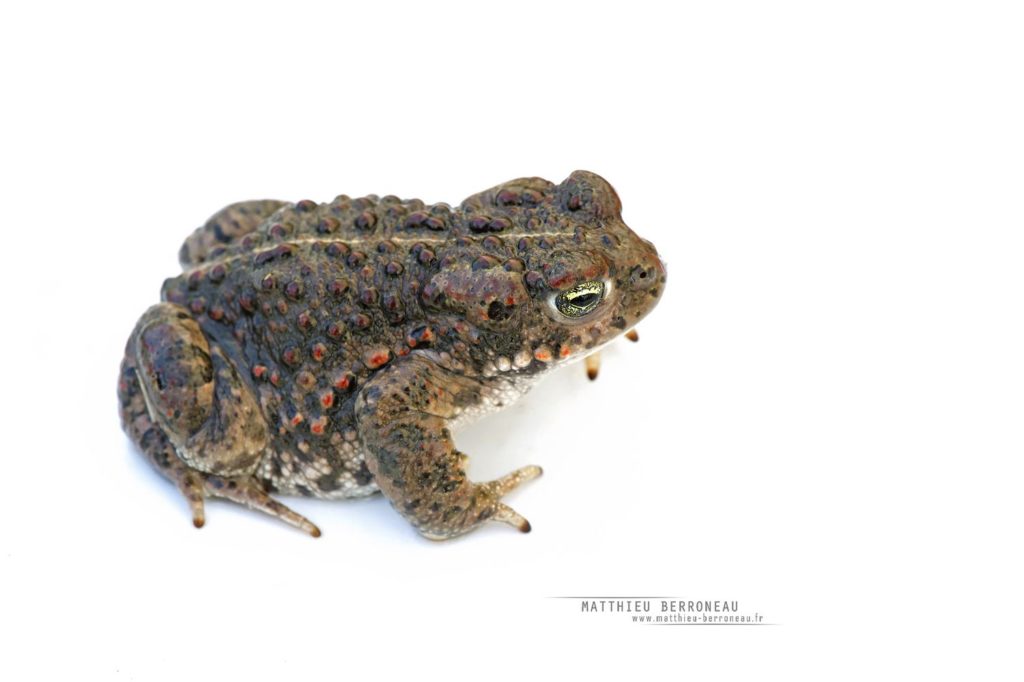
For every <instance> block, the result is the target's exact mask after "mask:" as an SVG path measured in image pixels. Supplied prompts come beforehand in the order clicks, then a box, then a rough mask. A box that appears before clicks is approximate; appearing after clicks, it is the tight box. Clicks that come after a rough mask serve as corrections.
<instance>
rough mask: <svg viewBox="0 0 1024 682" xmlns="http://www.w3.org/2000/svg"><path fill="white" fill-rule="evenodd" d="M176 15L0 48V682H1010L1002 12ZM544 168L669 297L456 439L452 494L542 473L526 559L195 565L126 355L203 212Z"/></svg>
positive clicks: (346, 547) (472, 184) (381, 514)
mask: <svg viewBox="0 0 1024 682" xmlns="http://www.w3.org/2000/svg"><path fill="white" fill-rule="evenodd" d="M187 5H188V3H175V4H174V5H170V4H168V5H167V7H166V9H164V10H162V11H160V10H156V9H149V8H147V7H149V5H148V4H143V3H124V4H121V5H116V4H112V3H104V2H86V3H64V4H61V3H33V4H32V6H31V8H29V3H23V7H21V8H17V9H12V7H11V6H7V7H6V8H5V9H4V10H2V16H0V57H2V67H0V68H2V71H0V73H2V94H0V96H2V104H0V117H2V129H0V135H2V151H0V157H2V160H0V164H2V168H0V172H2V185H0V186H2V193H3V194H2V196H3V200H4V201H3V212H2V216H3V218H2V228H3V231H4V234H5V237H6V239H5V245H4V254H3V268H2V270H0V276H2V278H3V281H2V284H3V290H4V292H5V293H4V299H3V334H2V337H3V338H2V344H3V348H2V351H3V355H2V357H3V371H2V375H0V376H2V379H3V380H2V386H3V396H2V401H3V409H2V415H3V417H2V419H3V425H4V441H3V446H2V449H0V456H2V469H0V471H2V472H3V479H4V493H3V495H2V497H0V504H2V510H0V512H2V521H0V528H2V547H0V550H2V553H0V574H2V577H0V600H2V601H0V629H2V630H3V632H2V633H0V635H2V637H0V641H2V642H3V644H2V648H3V654H2V656H0V677H3V678H4V679H10V680H15V679H19V680H20V679H31V678H37V679H43V678H48V679H53V678H54V677H60V678H67V679H72V678H73V679H137V680H149V679H202V678H206V677H214V676H219V677H220V679H233V678H234V677H235V676H236V675H237V674H241V673H245V674H247V675H249V676H252V677H255V678H265V679H348V680H356V679H367V678H368V676H370V675H377V676H379V677H377V679H396V678H398V677H399V676H403V677H410V676H413V675H415V676H416V677H417V678H423V679H453V678H454V679H458V678H461V677H464V676H468V675H473V676H476V677H480V678H482V679H513V678H514V679H522V678H523V676H524V675H527V674H536V675H541V676H543V677H544V678H548V677H552V676H554V675H560V674H566V675H572V676H573V678H574V679H577V678H585V677H596V678H597V679H610V678H613V677H614V678H618V677H622V676H624V675H628V676H631V677H634V676H635V677H648V676H649V675H651V674H655V673H657V674H659V675H663V674H667V675H669V676H671V677H689V678H703V677H715V678H717V677H723V678H739V677H743V678H746V679H761V678H764V679H800V678H802V679H842V678H849V679H865V678H869V679H878V678H882V679H886V678H888V679H907V678H916V679H923V678H926V677H927V678H943V677H945V678H950V679H952V678H959V679H968V678H971V679H978V678H983V677H984V678H987V677H991V676H1000V677H1007V678H1011V677H1019V675H1020V674H1021V666H1020V643H1021V638H1022V626H1021V618H1022V616H1024V594H1022V587H1021V576H1022V574H1024V571H1022V569H1024V566H1022V561H1021V519H1022V518H1024V516H1022V511H1024V510H1022V504H1021V484H1022V477H1021V465H1020V461H1021V456H1022V454H1024V452H1022V440H1024V439H1022V430H1021V417H1022V414H1024V325H1022V314H1021V313H1022V310H1021V295H1022V293H1024V282H1022V279H1024V275H1022V273H1024V268H1022V256H1024V253H1022V248H1021V247H1022V245H1024V242H1022V239H1021V234H1022V225H1024V223H1022V201H1021V196H1022V195H1021V189H1022V180H1024V165H1022V164H1024V161H1022V159H1024V135H1022V129H1024V125H1022V123H1024V97H1022V85H1024V81H1022V75H1024V74H1022V71H1024V69H1022V65H1024V49H1022V31H1024V24H1022V21H1021V16H1020V14H1019V13H1018V12H1017V11H1016V8H1015V7H1014V3H1004V4H999V3H984V2H970V3H968V2H963V3H953V2H921V3H911V2H851V3H820V2H803V3H800V2H784V3H738V2H715V3H667V2H666V3H659V4H648V3H644V2H638V1H631V2H623V3H613V4H604V3H599V2H586V3H568V2H566V3H562V2H548V3H538V2H527V1H521V2H507V3H500V4H499V3H484V2H479V3H473V4H467V5H466V6H465V7H455V6H448V5H446V4H444V3H440V2H424V3H410V4H408V5H394V6H386V5H385V3H369V2H367V3H356V4H354V5H353V6H350V7H346V6H343V4H342V3H323V4H315V5H314V4H308V3H303V2H291V3H287V4H285V3H281V4H280V5H278V6H274V5H269V4H264V3H253V2H248V3H238V4H237V5H224V4H220V3H211V2H204V3H200V4H198V5H196V6H192V7H188V6H187ZM371 6H372V9H371ZM576 168H584V169H588V170H593V171H595V172H598V173H600V174H602V175H603V176H605V177H606V178H607V179H608V180H609V181H610V182H611V183H612V184H613V185H614V186H615V187H616V189H617V190H618V192H619V195H620V196H621V198H622V201H623V204H624V217H625V219H626V221H627V223H629V224H630V225H631V226H632V227H633V229H634V230H636V231H637V232H638V233H639V234H640V235H642V236H644V237H646V238H648V239H650V240H651V241H653V242H654V243H655V244H656V245H657V247H658V249H659V251H660V252H661V253H662V254H663V257H664V259H665V260H666V262H667V264H668V269H669V282H668V287H667V290H666V293H665V296H664V298H663V299H662V302H661V304H660V306H659V307H658V309H657V310H655V312H654V313H653V314H652V316H651V317H650V318H649V319H648V321H646V322H644V323H643V324H642V325H641V326H640V329H639V331H640V334H641V337H642V338H641V341H640V343H639V344H637V345H632V344H628V343H626V342H619V343H618V344H616V345H615V346H614V347H613V348H612V349H611V350H610V351H609V352H608V353H607V355H606V357H605V363H604V367H603V369H602V376H601V377H600V379H599V380H598V381H597V382H595V383H593V384H590V383H588V382H587V381H586V379H585V378H584V376H583V371H582V368H581V367H578V366H577V367H570V368H567V369H566V370H564V371H562V372H561V373H559V374H558V375H556V376H553V377H551V378H550V379H549V380H548V381H547V382H546V383H544V384H543V385H541V386H540V387H538V389H537V390H536V391H535V392H534V393H532V394H531V395H530V396H528V397H527V398H526V399H525V401H524V402H522V403H521V404H519V405H518V406H516V407H514V408H512V409H509V410H507V411H506V412H504V413H502V414H500V415H497V416H494V417H492V418H489V419H488V420H486V421H485V422H482V423H480V424H478V425H476V426H474V427H472V428H470V429H468V430H466V431H464V432H462V433H460V434H459V435H458V442H459V445H460V447H461V448H462V449H464V450H466V451H468V452H469V453H471V455H473V458H472V463H471V466H470V473H471V475H472V476H473V477H474V478H476V479H485V478H490V477H493V476H496V475H499V474H502V473H504V472H506V471H508V470H510V469H512V468H514V467H517V466H521V465H524V464H528V463H537V464H541V465H543V466H544V467H545V470H546V473H545V476H544V477H542V478H541V479H540V480H539V481H536V482H534V483H532V484H530V485H529V486H528V487H525V488H523V489H522V490H520V491H517V492H516V493H515V494H514V495H513V496H512V497H511V498H510V502H511V503H512V504H513V505H514V506H515V507H516V508H517V509H518V510H519V511H521V512H522V513H523V514H524V515H525V516H527V517H528V518H529V519H530V521H531V522H532V523H533V526H534V532H533V533H532V534H530V535H526V536H523V535H519V534H517V533H515V532H514V531H513V530H511V529H509V528H507V527H503V526H497V525H494V526H493V527H488V528H486V529H484V530H482V531H479V532H476V533H474V534H472V535H470V536H467V537H465V538H463V539H460V540H458V541H453V542H448V543H440V544H436V543H430V542H428V541H425V540H422V539H420V538H419V537H418V536H417V535H416V534H415V532H414V531H413V530H412V529H411V528H410V527H409V526H408V525H407V524H406V523H405V521H403V520H402V519H401V518H400V517H399V516H398V515H397V514H395V513H394V512H393V511H392V510H391V509H390V508H389V506H388V504H387V503H386V502H385V501H384V500H383V499H381V498H379V497H378V498H375V499H371V500H365V501H361V502H354V503H328V502H318V501H309V500H286V501H287V502H288V503H289V504H291V505H292V506H294V507H295V508H296V509H297V510H299V511H301V512H302V513H303V514H306V515H308V516H309V517H310V518H312V519H313V520H314V521H315V522H317V523H318V524H319V525H320V527H321V528H322V529H323V531H324V536H323V537H322V538H321V539H320V540H316V541H314V540H312V539H310V538H309V537H306V536H304V535H302V534H301V533H299V532H296V531H293V530H291V529H289V528H287V527H286V526H283V525H282V524H280V523H278V522H275V521H272V520H269V519H266V518H264V517H262V516H261V515H259V514H256V513H253V512H248V511H245V510H243V509H240V508H236V507H233V506H231V505H228V504H226V503H221V502H211V503H209V504H208V507H207V526H206V528H204V529H203V530H201V531H197V530H195V529H194V528H192V526H191V523H190V522H189V516H188V512H187V510H186V505H185V503H184V501H183V500H182V499H181V498H180V496H179V495H178V493H177V492H176V491H175V490H174V488H173V487H172V486H171V485H170V484H169V483H167V482H166V481H164V480H163V479H161V478H159V476H158V475H157V474H156V473H154V472H153V471H152V470H151V469H150V468H149V466H148V465H147V464H146V463H145V462H144V460H143V459H142V458H141V457H140V456H139V455H138V453H137V452H136V451H135V450H134V449H133V448H132V447H131V445H130V444H129V442H128V441H127V439H126V438H125V437H124V436H123V435H122V433H121V430H120V427H119V423H118V417H117V404H116V399H115V385H116V378H117V367H118V363H119V361H120V356H121V352H122V350H123V347H124V342H125V340H126V338H127V336H128V334H129V332H130V331H131V329H132V326H133V325H134V323H135V321H136V319H137V317H138V316H139V314H140V313H141V312H142V311H143V310H144V309H145V308H146V307H147V306H148V305H149V304H151V303H153V302H155V301H156V300H157V296H158V292H159V287H160V284H161V282H162V281H163V279H164V277H166V276H169V275H171V274H173V273H174V272H175V271H176V268H177V262H176V254H177V250H178V246H179V245H180V243H181V241H182V239H183V238H184V236H185V235H186V234H187V233H188V232H189V231H190V230H191V229H192V228H194V227H195V226H196V225H198V224H200V223H201V222H202V221H203V220H205V219H206V217H207V216H208V215H209V214H210V213H212V212H213V211H215V210H217V209H218V208H220V207H221V206H222V205H224V204H226V203H228V202H231V201H235V200H240V199H248V198H259V197H273V198H281V199H288V200H298V199H302V198H312V199H316V200H320V201H323V200H328V199H331V198H332V197H334V195H335V194H338V193H342V192H344V193H347V194H350V195H353V196H358V195H361V194H365V193H370V192H375V193H379V194H387V193H394V194H398V195H401V196H404V197H412V196H418V197H420V198H423V199H424V200H427V201H429V202H434V201H448V202H450V203H456V202H458V201H460V200H461V199H462V198H463V197H465V196H466V195H468V194H470V193H472V192H475V191H478V190H480V189H484V188H486V187H489V186H491V185H493V184H496V183H498V182H501V181H504V180H507V179H511V178H515V177H518V176H522V175H540V176H542V177H546V178H549V179H551V180H554V181H556V182H557V181H560V180H561V179H563V178H564V177H565V176H567V175H568V174H569V173H570V172H571V171H572V170H574V169H576ZM573 595H594V596H603V595H615V596H618V595H638V596H641V595H644V596H646V595H668V596H674V597H680V598H684V599H726V600H737V601H739V602H740V604H741V608H742V609H743V610H745V611H750V612H753V611H757V612H760V613H762V614H764V615H765V617H766V621H770V622H772V623H776V624H777V625H774V626H771V627H655V626H644V625H638V624H634V623H632V622H630V621H629V619H628V617H626V616H619V615H614V614H613V615H609V614H604V615H601V614H598V615H592V614H591V615H588V614H582V613H580V612H579V603H578V602H573V601H571V600H558V599H551V597H555V596H573ZM655 604H656V605H657V603H655Z"/></svg>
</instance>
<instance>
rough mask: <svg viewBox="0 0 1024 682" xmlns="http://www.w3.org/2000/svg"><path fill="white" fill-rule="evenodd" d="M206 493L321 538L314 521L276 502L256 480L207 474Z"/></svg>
mask: <svg viewBox="0 0 1024 682" xmlns="http://www.w3.org/2000/svg"><path fill="white" fill-rule="evenodd" d="M206 493H207V495H209V496H210V497H220V498H222V499H225V500H231V501H232V502H237V503H238V504H244V505H245V506H246V507H249V509H255V510H256V511H261V512H263V513H264V514H270V515H271V516H276V517H277V518H279V519H281V520H282V521H284V522H285V523H287V524H289V525H291V526H295V527H296V528H298V529H299V530H304V531H306V532H307V533H309V534H310V535H312V536H313V537H315V538H318V537H320V529H319V528H317V527H316V525H315V524H313V522H312V521H310V520H309V519H307V518H306V517H305V516H302V515H301V514H299V513H297V512H294V511H292V510H291V509H289V508H288V507H286V506H285V505H283V504H281V503H280V502H278V501H277V500H275V499H274V498H273V497H271V496H270V495H269V494H268V493H267V491H266V490H264V489H263V486H262V485H261V484H260V483H259V482H258V481H257V480H256V479H254V478H225V477H223V476H215V475H213V474H207V475H206Z"/></svg>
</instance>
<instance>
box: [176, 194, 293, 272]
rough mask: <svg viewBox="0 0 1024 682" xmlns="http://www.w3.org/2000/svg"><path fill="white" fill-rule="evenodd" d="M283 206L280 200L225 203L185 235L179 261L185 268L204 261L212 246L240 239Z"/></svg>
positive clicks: (225, 244)
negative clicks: (193, 230) (227, 204)
mask: <svg viewBox="0 0 1024 682" xmlns="http://www.w3.org/2000/svg"><path fill="white" fill-rule="evenodd" d="M285 205H286V203H285V202H283V201H274V200H273V199H261V200H257V201H239V202H238V203H235V204H231V205H229V206H225V207H224V208H222V209H221V210H219V211H217V212H216V213H214V214H213V215H212V216H210V219H209V220H207V221H206V223H205V224H204V225H203V226H202V227H199V228H196V230H195V232H193V233H192V234H190V235H189V236H188V238H187V239H186V240H185V243H184V244H182V245H181V250H180V251H179V252H178V260H179V261H180V262H181V264H182V265H183V266H185V267H188V266H191V265H196V264H198V263H202V262H204V261H206V260H207V258H209V256H210V254H211V252H213V250H214V249H216V248H218V247H223V246H229V245H231V244H232V243H234V242H235V241H237V240H239V239H241V238H242V237H244V236H245V235H247V234H249V233H250V232H252V231H253V230H255V229H256V228H257V227H259V226H260V223H262V222H263V221H264V220H266V219H267V218H269V217H270V216H271V215H273V213H274V211H276V210H277V209H279V208H281V207H282V206H285Z"/></svg>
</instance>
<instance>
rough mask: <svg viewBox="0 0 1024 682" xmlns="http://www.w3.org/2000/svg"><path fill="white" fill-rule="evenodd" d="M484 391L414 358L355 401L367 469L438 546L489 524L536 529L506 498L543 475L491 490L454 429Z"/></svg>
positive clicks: (512, 478) (499, 483)
mask: <svg viewBox="0 0 1024 682" xmlns="http://www.w3.org/2000/svg"><path fill="white" fill-rule="evenodd" d="M484 390H485V389H484V387H483V385H482V384H480V383H479V382H478V381H477V380H476V379H472V378H468V377H465V376H462V375H460V374H456V373H454V372H451V371H449V370H447V369H445V368H443V367H441V366H439V365H438V364H437V363H436V362H435V361H434V360H433V359H431V358H430V357H428V356H426V355H412V356H409V357H407V358H405V359H404V360H403V361H401V362H399V363H396V364H395V365H394V366H392V367H390V368H388V369H387V370H385V371H384V372H382V373H381V374H379V375H377V376H376V377H374V379H373V380H372V381H370V382H369V383H368V384H367V385H366V386H365V387H364V388H363V390H362V392H361V393H360V395H359V398H358V400H357V401H356V415H357V418H358V420H359V436H360V439H361V440H362V442H363V446H364V448H365V450H366V462H367V465H368V466H369V468H370V471H371V472H372V473H373V475H374V478H375V479H376V482H377V485H378V486H380V489H381V491H382V492H383V493H384V495H385V496H387V498H388V499H389V500H391V504H392V505H393V506H394V507H395V509H397V510H398V511H399V512H400V513H401V514H402V515H403V516H405V517H406V518H407V519H408V520H409V521H411V522H412V524H413V525H414V526H416V529H417V530H418V531H419V532H420V533H422V534H423V535H424V536H426V537H428V538H430V539H432V540H444V539H447V538H453V537H455V536H457V535H462V534H463V533H467V532H469V531H471V530H473V529H474V528H476V527H477V526H479V525H480V524H482V523H484V522H485V521H488V520H494V521H501V522H503V523H507V524H509V525H511V526H515V527H516V528H518V529H519V530H520V531H522V532H524V533H526V532H529V530H530V524H529V522H528V521H527V520H526V519H524V518H523V517H522V516H520V515H519V514H517V513H516V512H515V511H514V510H513V509H512V508H511V507H509V506H508V505H506V504H503V503H502V502H501V497H502V496H503V495H504V494H505V493H507V492H509V491H510V490H512V489H514V488H516V487H517V486H519V485H520V484H521V483H524V482H525V481H529V480H531V479H533V478H536V477H537V476H539V475H540V473H541V469H540V467H537V466H528V467H523V468H522V469H518V470H516V471H513V472H512V473H510V474H508V475H506V476H503V477H502V478H499V479H497V480H495V481H489V482H487V483H474V482H472V481H470V480H469V479H468V478H467V477H466V471H465V468H464V465H465V460H466V456H465V455H464V454H462V453H461V452H459V451H458V450H456V449H455V445H454V444H453V443H452V437H451V433H450V431H449V429H448V423H449V422H450V421H451V420H452V419H454V418H456V417H457V416H458V415H459V412H460V410H461V409H464V408H466V407H471V406H474V405H476V404H478V403H479V401H480V400H481V395H482V392H483V391H484Z"/></svg>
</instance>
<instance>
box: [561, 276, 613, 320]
mask: <svg viewBox="0 0 1024 682" xmlns="http://www.w3.org/2000/svg"><path fill="white" fill-rule="evenodd" d="M602 298H604V282H599V281H593V282H583V283H582V284H577V285H576V286H574V287H573V288H572V289H569V290H568V291H563V292H562V293H560V294H559V295H558V296H557V297H556V298H555V307H556V308H558V312H560V313H562V314H563V315H565V316H566V317H583V316H584V315H586V314H587V313H589V312H590V311H591V310H593V309H594V308H596V307H597V304H598V303H600V302H601V299H602Z"/></svg>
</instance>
